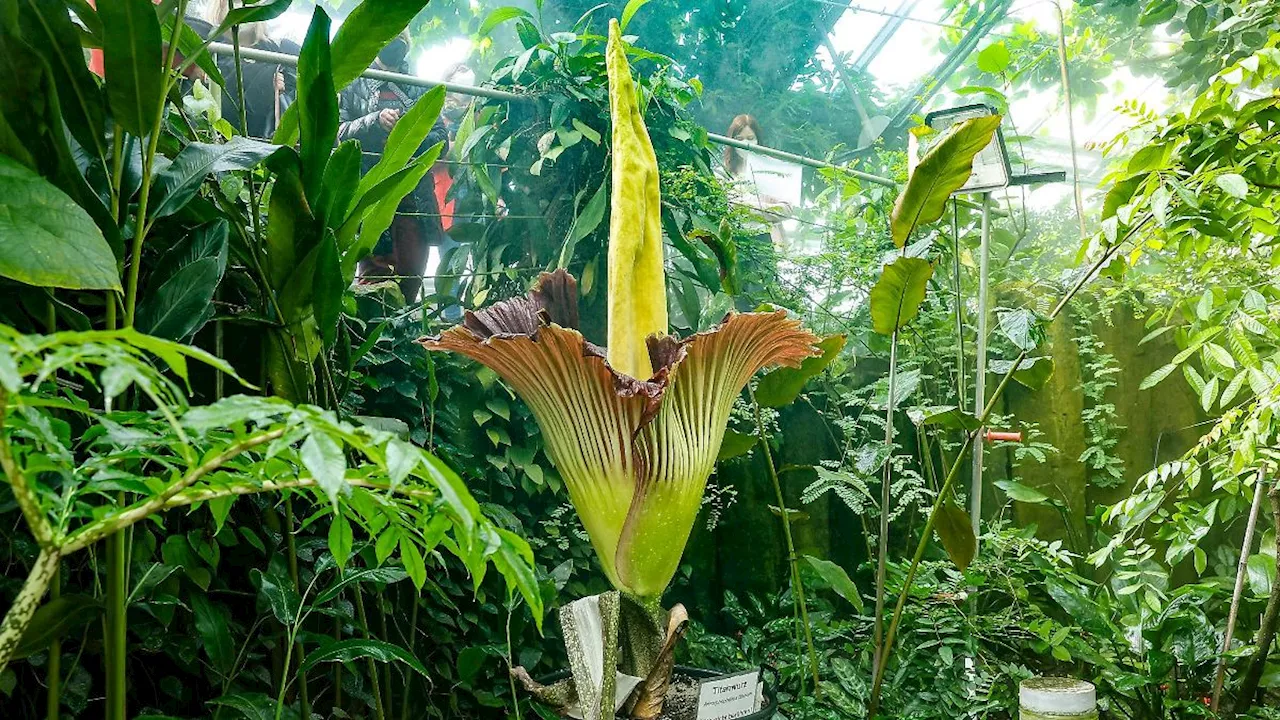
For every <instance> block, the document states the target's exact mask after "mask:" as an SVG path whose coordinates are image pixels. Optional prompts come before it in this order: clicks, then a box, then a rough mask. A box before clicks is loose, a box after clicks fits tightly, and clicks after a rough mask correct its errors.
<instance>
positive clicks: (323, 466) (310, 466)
mask: <svg viewBox="0 0 1280 720" xmlns="http://www.w3.org/2000/svg"><path fill="white" fill-rule="evenodd" d="M299 455H300V457H301V459H302V464H303V465H304V466H305V467H306V468H307V472H310V473H311V476H312V477H313V478H315V480H316V484H317V485H319V486H320V489H321V490H324V492H325V494H327V495H328V496H329V502H332V503H336V502H337V501H338V495H339V493H341V492H342V489H343V487H344V486H345V485H346V475H347V456H346V455H345V454H343V452H342V446H341V445H339V444H338V442H337V441H336V440H334V439H333V438H331V437H329V436H328V435H326V434H324V433H322V432H316V431H313V432H312V433H311V434H310V435H308V436H307V439H306V440H304V441H303V442H302V449H301V452H300V453H299Z"/></svg>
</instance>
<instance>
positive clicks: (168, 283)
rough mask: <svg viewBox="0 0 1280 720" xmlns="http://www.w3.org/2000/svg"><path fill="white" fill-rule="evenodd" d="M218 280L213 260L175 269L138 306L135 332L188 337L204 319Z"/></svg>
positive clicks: (202, 259) (180, 338)
mask: <svg viewBox="0 0 1280 720" xmlns="http://www.w3.org/2000/svg"><path fill="white" fill-rule="evenodd" d="M221 278H222V274H221V272H220V267H219V264H218V259H217V258H216V257H206V258H201V259H199V260H196V261H194V262H192V263H190V264H188V265H186V266H184V267H181V268H179V269H178V270H177V271H176V272H175V273H174V274H173V275H172V276H171V277H169V278H167V279H165V281H164V282H163V283H162V284H161V285H160V286H159V287H157V288H156V289H155V290H154V291H152V292H150V293H148V295H147V297H146V298H145V299H144V300H143V302H142V304H141V305H139V307H138V317H137V322H136V325H137V328H138V330H139V331H141V332H144V333H146V334H148V335H155V336H156V337H162V338H165V339H167V340H182V339H184V338H186V337H188V336H190V335H191V334H192V333H194V332H195V331H196V330H199V329H200V327H201V326H203V325H204V323H205V322H206V321H207V320H208V318H209V312H210V310H211V307H212V304H213V295H214V292H215V291H216V290H217V289H218V281H219V280H221Z"/></svg>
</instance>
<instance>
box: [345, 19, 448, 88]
mask: <svg viewBox="0 0 1280 720" xmlns="http://www.w3.org/2000/svg"><path fill="white" fill-rule="evenodd" d="M428 1H429V0H364V2H362V3H360V4H359V5H357V6H356V8H355V9H354V10H352V11H351V14H350V15H348V16H347V19H346V20H343V21H342V27H340V28H338V34H337V35H336V36H335V37H334V38H333V58H334V61H333V82H334V85H335V86H336V87H337V88H338V89H339V90H341V89H342V88H344V87H346V86H347V85H348V84H350V82H351V81H352V80H355V79H356V78H357V77H359V76H360V73H362V72H364V70H365V68H367V67H369V65H370V64H372V63H373V59H374V58H375V57H377V56H378V52H379V51H381V50H382V48H383V47H384V46H386V44H387V43H388V42H390V41H391V39H392V38H394V37H395V36H397V35H399V34H400V33H401V32H402V31H403V30H404V29H405V28H407V27H409V22H410V21H411V20H413V19H414V18H415V17H416V16H417V15H418V13H419V12H421V11H422V8H424V7H426V6H427V2H428Z"/></svg>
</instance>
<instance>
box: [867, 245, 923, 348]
mask: <svg viewBox="0 0 1280 720" xmlns="http://www.w3.org/2000/svg"><path fill="white" fill-rule="evenodd" d="M931 277H933V264H932V263H930V262H929V261H928V260H925V259H923V258H913V257H900V258H898V259H897V260H894V261H893V262H892V263H889V264H888V265H885V266H884V271H883V272H881V273H880V279H879V280H877V281H876V284H875V287H873V288H871V326H872V327H873V328H874V329H875V331H876V332H878V333H880V334H881V335H892V334H893V333H895V332H897V331H898V330H901V329H902V328H903V327H905V326H906V325H907V323H909V322H911V321H912V320H913V319H915V316H916V313H918V312H919V311H920V303H922V302H924V294H925V286H926V285H927V284H928V282H929V278H931Z"/></svg>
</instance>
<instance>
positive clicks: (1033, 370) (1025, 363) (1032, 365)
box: [987, 356, 1053, 390]
mask: <svg viewBox="0 0 1280 720" xmlns="http://www.w3.org/2000/svg"><path fill="white" fill-rule="evenodd" d="M1012 367H1013V361H1012V360H992V361H991V363H990V364H989V365H988V366H987V371H988V372H992V373H995V374H996V375H1004V374H1005V373H1007V372H1009V369H1010V368H1012ZM1051 377H1053V358H1051V357H1047V356H1042V357H1032V358H1023V359H1022V362H1020V363H1018V369H1017V370H1016V371H1014V373H1013V379H1014V380H1015V381H1017V382H1018V383H1019V384H1021V385H1024V386H1026V387H1028V388H1031V389H1032V390H1039V389H1040V388H1042V387H1044V384H1045V383H1047V382H1049V378H1051Z"/></svg>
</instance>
